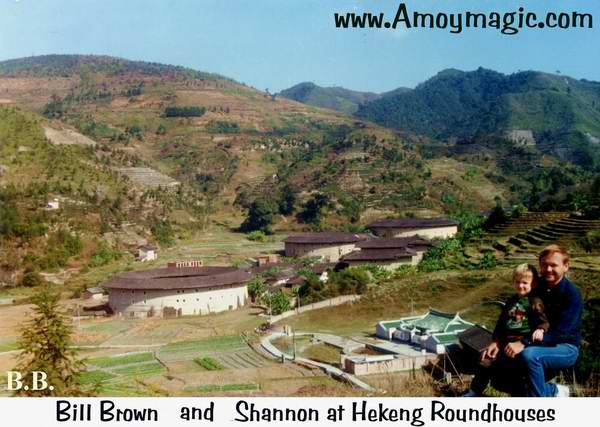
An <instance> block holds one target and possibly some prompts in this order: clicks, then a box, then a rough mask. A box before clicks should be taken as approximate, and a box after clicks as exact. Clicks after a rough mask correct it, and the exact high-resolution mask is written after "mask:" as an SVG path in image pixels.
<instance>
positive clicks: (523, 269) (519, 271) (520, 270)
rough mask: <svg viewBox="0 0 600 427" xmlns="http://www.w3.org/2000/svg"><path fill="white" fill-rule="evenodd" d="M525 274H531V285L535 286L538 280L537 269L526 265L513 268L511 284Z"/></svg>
mask: <svg viewBox="0 0 600 427" xmlns="http://www.w3.org/2000/svg"><path fill="white" fill-rule="evenodd" d="M527 273H529V274H531V277H532V281H531V285H532V286H535V285H536V284H537V283H538V279H539V275H538V272H537V269H536V268H535V267H534V266H533V265H531V264H527V263H525V264H519V265H517V266H516V267H515V269H514V270H513V283H514V282H515V281H516V280H517V279H520V278H521V277H523V276H524V275H526V274H527Z"/></svg>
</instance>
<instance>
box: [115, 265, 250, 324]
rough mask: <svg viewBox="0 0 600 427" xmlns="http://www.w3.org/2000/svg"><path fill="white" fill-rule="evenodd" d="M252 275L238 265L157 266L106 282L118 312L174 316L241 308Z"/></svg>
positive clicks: (131, 314) (150, 315)
mask: <svg viewBox="0 0 600 427" xmlns="http://www.w3.org/2000/svg"><path fill="white" fill-rule="evenodd" d="M249 279H250V273H248V272H246V271H243V270H240V269H237V268H235V267H183V268H156V269H151V270H144V271H135V272H129V273H123V274H120V275H118V276H115V277H114V278H112V279H111V280H109V281H108V282H106V283H105V284H104V285H103V286H104V288H105V289H107V290H108V291H109V297H108V304H109V306H110V308H111V309H112V310H113V312H114V313H115V314H116V315H119V316H129V317H152V316H162V317H175V316H186V315H201V314H208V313H216V312H220V311H226V310H234V309H237V308H240V307H241V306H243V305H245V304H246V302H247V300H248V289H247V286H246V282H247V281H248V280H249Z"/></svg>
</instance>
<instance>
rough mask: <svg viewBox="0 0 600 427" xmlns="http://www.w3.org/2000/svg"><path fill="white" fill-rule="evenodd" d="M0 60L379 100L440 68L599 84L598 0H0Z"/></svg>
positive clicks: (422, 79) (424, 78) (599, 10)
mask: <svg viewBox="0 0 600 427" xmlns="http://www.w3.org/2000/svg"><path fill="white" fill-rule="evenodd" d="M400 3H405V4H406V6H407V10H408V11H409V13H410V14H411V15H412V13H413V12H414V11H418V12H421V13H426V12H428V13H438V12H445V13H451V12H459V11H474V12H475V11H476V12H484V13H490V12H494V11H496V12H500V13H504V12H514V11H516V10H517V9H518V8H519V7H524V9H525V11H526V12H530V11H532V12H536V13H538V14H540V15H541V14H544V15H545V14H546V13H547V12H571V11H578V12H580V13H591V14H592V15H593V23H594V28H592V29H588V28H585V29H568V30H560V29H549V28H546V29H543V30H538V29H536V30H528V29H524V30H522V31H521V32H520V33H519V34H517V35H512V36H511V35H503V34H501V33H500V32H499V31H498V30H496V29H465V30H464V31H463V32H462V33H461V34H451V33H450V32H449V30H448V29H429V28H427V29H414V28H412V29H406V28H397V29H395V30H393V29H337V28H335V25H334V17H333V16H334V13H336V12H337V13H346V12H360V13H362V12H373V13H379V12H385V13H386V17H392V18H393V16H395V14H396V10H397V8H398V5H399V4H400ZM0 7H1V9H0V60H5V59H12V58H20V57H26V56H33V55H43V54H52V53H61V54H102V55H111V56H117V57H121V58H126V59H134V60H145V61H152V62H161V63H166V64H174V65H183V66H186V67H190V68H194V69H199V70H202V71H207V72H214V73H219V74H222V75H224V76H227V77H231V78H233V79H235V80H237V81H239V82H242V83H245V84H248V85H250V86H253V87H256V88H258V89H261V90H265V89H269V90H270V91H272V92H275V91H279V90H282V89H285V88H288V87H290V86H293V85H295V84H297V83H300V82H303V81H312V82H314V83H316V84H319V85H322V86H343V87H346V88H349V89H354V90H361V91H372V92H384V91H388V90H392V89H395V88H397V87H401V86H404V87H414V86H415V85H417V84H418V83H421V82H423V81H424V80H426V79H428V78H430V77H432V76H433V75H435V74H436V73H438V72H439V71H441V70H443V69H446V68H458V69H461V70H473V69H476V68H478V67H480V66H482V67H485V68H490V69H493V70H496V71H500V72H504V73H512V72H516V71H519V70H539V71H546V72H552V73H555V72H557V71H559V72H560V73H562V74H564V75H569V76H572V77H575V78H586V79H588V80H597V81H600V1H597V0H404V1H403V2H401V1H398V0H102V1H98V0H0Z"/></svg>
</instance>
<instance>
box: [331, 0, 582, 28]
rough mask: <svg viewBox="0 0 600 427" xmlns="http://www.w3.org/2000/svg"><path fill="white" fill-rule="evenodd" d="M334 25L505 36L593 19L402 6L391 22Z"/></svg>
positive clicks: (378, 18)
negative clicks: (480, 31)
mask: <svg viewBox="0 0 600 427" xmlns="http://www.w3.org/2000/svg"><path fill="white" fill-rule="evenodd" d="M334 21H335V26H336V28H389V29H402V28H405V29H410V28H433V29H446V30H449V32H450V33H453V34H460V33H462V31H463V30H464V29H465V28H469V29H470V28H483V29H487V28H491V29H496V30H499V31H500V32H501V33H502V34H507V35H513V34H517V33H518V32H519V31H520V30H522V29H524V28H528V29H543V28H553V29H567V28H593V16H592V15H591V14H590V13H579V12H548V13H546V14H545V15H543V16H541V17H538V15H537V14H536V13H534V12H526V11H525V9H524V8H522V7H520V8H519V9H518V10H517V11H514V12H504V13H499V12H487V13H481V12H470V11H464V12H458V13H455V12H453V13H444V12H437V13H423V12H417V11H415V12H412V13H411V12H409V10H408V8H407V6H406V4H404V3H400V5H399V6H398V10H397V11H396V14H395V16H394V19H393V20H389V19H386V18H385V13H383V12H378V13H371V12H362V13H356V12H348V13H334Z"/></svg>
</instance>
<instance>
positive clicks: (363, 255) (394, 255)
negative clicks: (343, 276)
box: [341, 248, 416, 261]
mask: <svg viewBox="0 0 600 427" xmlns="http://www.w3.org/2000/svg"><path fill="white" fill-rule="evenodd" d="M415 254H416V252H415V251H414V250H412V249H409V248H397V249H364V250H360V251H353V252H350V253H349V254H347V255H344V256H343V257H342V258H341V260H342V261H393V260H396V259H401V258H412V257H413V256H414V255H415Z"/></svg>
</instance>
